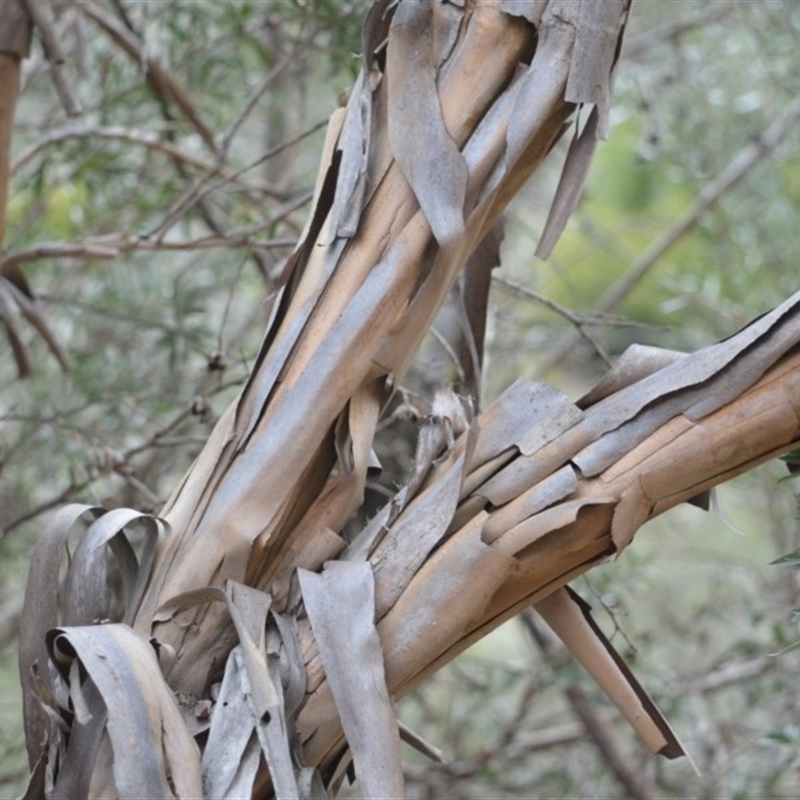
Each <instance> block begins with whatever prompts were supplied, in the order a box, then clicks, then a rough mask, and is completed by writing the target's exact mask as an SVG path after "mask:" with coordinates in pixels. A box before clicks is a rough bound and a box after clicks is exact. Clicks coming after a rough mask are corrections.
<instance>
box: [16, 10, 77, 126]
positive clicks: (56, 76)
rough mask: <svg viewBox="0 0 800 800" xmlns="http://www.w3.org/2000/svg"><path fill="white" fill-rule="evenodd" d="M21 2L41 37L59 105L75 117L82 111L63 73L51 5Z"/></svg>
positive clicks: (61, 54)
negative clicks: (59, 101)
mask: <svg viewBox="0 0 800 800" xmlns="http://www.w3.org/2000/svg"><path fill="white" fill-rule="evenodd" d="M23 2H24V3H25V7H26V8H27V9H28V13H29V14H30V15H31V19H32V20H33V21H34V23H35V24H36V29H37V30H38V31H39V35H40V36H41V37H42V42H43V43H44V49H45V53H46V54H47V60H48V61H49V62H50V76H51V78H52V79H53V85H54V86H55V88H56V93H57V94H58V98H59V100H61V105H62V106H64V111H65V112H66V114H67V116H68V117H77V116H79V115H80V114H81V113H83V112H82V109H81V104H80V103H79V102H78V100H77V98H76V97H75V96H74V95H73V93H72V90H71V89H70V88H69V83H68V81H67V79H66V76H65V75H64V62H65V61H66V59H65V57H64V53H63V51H62V50H61V44H60V43H59V41H58V34H57V33H56V31H55V29H54V27H53V16H52V14H53V12H52V6H51V4H50V3H42V2H36V0H23Z"/></svg>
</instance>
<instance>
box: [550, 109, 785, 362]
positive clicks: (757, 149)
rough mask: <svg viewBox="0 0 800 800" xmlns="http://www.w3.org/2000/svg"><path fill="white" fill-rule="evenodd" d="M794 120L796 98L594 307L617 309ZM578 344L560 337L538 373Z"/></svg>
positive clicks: (572, 337)
mask: <svg viewBox="0 0 800 800" xmlns="http://www.w3.org/2000/svg"><path fill="white" fill-rule="evenodd" d="M798 119H800V95H797V96H796V97H795V98H794V100H793V101H792V102H791V103H790V104H789V106H788V107H787V109H786V111H784V113H783V114H781V116H780V117H778V119H776V120H775V121H774V122H773V123H772V124H771V125H770V126H769V127H768V128H767V129H766V130H765V131H764V132H763V133H762V134H761V136H759V137H758V138H757V139H756V140H755V141H752V142H750V143H749V144H747V145H746V146H745V147H743V148H742V149H741V150H740V151H739V152H738V153H737V154H736V156H734V158H733V159H732V160H731V162H730V163H729V164H728V166H727V167H726V168H725V169H724V170H722V172H720V173H719V175H717V177H716V178H715V179H714V180H712V181H711V182H710V183H708V184H706V186H705V188H704V189H703V191H701V192H700V194H699V196H698V198H697V200H696V201H695V202H694V205H692V207H691V208H690V209H689V210H688V211H687V212H686V213H685V214H684V215H683V216H682V217H681V218H680V219H679V220H678V221H677V222H676V223H675V224H674V225H672V227H670V228H668V229H667V230H666V231H664V232H663V233H662V234H661V235H660V236H658V237H657V238H656V239H655V241H654V242H653V243H652V244H651V245H650V247H648V248H647V250H645V251H644V253H642V254H641V255H640V256H639V258H638V259H637V260H636V261H635V262H634V264H633V266H632V267H631V268H630V270H629V271H628V272H627V274H626V275H624V276H623V277H622V278H621V279H620V280H619V281H617V282H616V283H615V284H613V285H612V286H610V287H609V288H608V289H607V290H606V291H605V292H604V293H603V294H602V295H601V296H600V299H599V300H598V301H597V303H596V304H595V308H596V309H597V310H598V311H601V312H609V311H613V310H614V309H615V308H617V307H618V306H619V304H620V303H621V302H622V301H623V300H624V299H625V298H626V297H627V296H628V294H629V293H630V291H631V290H632V289H633V288H634V287H635V286H636V285H637V284H638V283H639V281H641V280H642V278H644V276H645V275H647V273H648V272H650V270H651V269H652V268H653V267H654V266H655V264H656V263H657V262H658V261H659V259H660V258H661V257H662V256H663V255H664V254H665V253H666V252H667V251H668V250H670V249H671V248H672V247H673V246H674V245H675V244H677V242H679V241H680V240H681V239H682V238H683V237H684V236H685V235H686V234H687V233H689V231H691V230H692V229H693V228H694V227H695V226H696V225H697V223H698V222H699V221H700V219H701V218H702V217H703V215H704V214H705V212H706V211H708V210H709V209H710V208H711V207H712V206H713V205H715V204H716V203H717V202H718V201H719V199H720V198H721V197H722V196H723V195H724V194H725V192H727V191H728V190H729V189H731V188H732V187H733V186H735V185H736V184H737V183H738V182H739V181H740V180H741V179H742V178H743V177H744V176H745V175H747V173H748V172H749V171H750V170H751V169H752V168H753V167H755V166H756V165H757V164H759V163H761V161H763V160H764V159H765V158H766V157H767V156H768V155H769V154H770V153H771V152H772V151H773V150H774V149H775V148H776V147H777V146H778V145H779V144H780V143H781V142H782V141H783V139H784V137H785V136H786V134H787V133H789V131H790V130H792V128H793V127H794V125H795V123H796V122H797V120H798ZM579 333H581V335H582V332H580V331H579ZM578 341H579V336H578V334H577V333H576V332H574V331H573V332H571V333H569V334H567V335H566V336H564V337H563V338H562V339H561V341H560V342H559V343H557V344H556V345H555V346H554V347H553V348H552V349H551V350H550V353H549V355H548V357H547V359H546V360H545V362H544V363H543V364H542V365H540V367H539V371H540V373H542V374H544V373H546V372H547V371H548V370H550V369H552V368H553V367H554V366H556V365H557V364H559V363H561V361H563V359H564V358H565V357H566V356H567V355H568V353H569V352H570V351H571V350H572V348H573V347H575V345H576V344H577V342H578Z"/></svg>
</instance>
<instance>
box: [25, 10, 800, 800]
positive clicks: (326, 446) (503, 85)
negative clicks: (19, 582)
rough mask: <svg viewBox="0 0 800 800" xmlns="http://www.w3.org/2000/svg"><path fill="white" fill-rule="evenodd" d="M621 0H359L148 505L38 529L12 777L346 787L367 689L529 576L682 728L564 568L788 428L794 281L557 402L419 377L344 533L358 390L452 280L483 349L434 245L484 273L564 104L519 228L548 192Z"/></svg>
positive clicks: (793, 370)
mask: <svg viewBox="0 0 800 800" xmlns="http://www.w3.org/2000/svg"><path fill="white" fill-rule="evenodd" d="M627 6H628V3H627V2H626V0H603V2H596V0H582V2H571V1H568V0H549V2H542V1H541V0H530V1H528V0H494V1H493V2H488V1H487V0H480V2H478V1H477V0H465V2H463V3H456V2H452V3H438V2H437V3H430V4H429V3H418V2H414V1H413V0H400V2H399V3H397V4H392V3H390V2H387V0H377V2H376V3H375V5H374V6H373V8H372V10H371V11H370V13H369V15H368V17H367V20H366V23H365V26H364V58H363V65H362V70H361V73H360V75H359V78H358V80H357V81H356V84H355V86H354V88H353V90H352V92H351V94H350V96H349V100H348V101H347V104H346V106H345V107H342V108H340V109H338V110H337V111H336V112H335V113H334V114H333V116H332V118H331V121H330V125H329V130H328V136H327V139H326V144H325V149H324V153H323V156H322V162H321V166H320V170H319V178H318V181H317V187H316V192H315V203H314V208H313V210H312V213H311V216H310V219H309V222H308V225H307V227H306V230H305V231H304V234H303V236H302V237H301V240H300V242H299V243H298V246H297V249H296V251H295V253H294V255H293V257H292V258H291V260H290V262H289V265H288V267H287V271H286V283H285V287H284V289H283V293H282V295H281V297H280V300H279V302H278V303H277V305H276V309H275V311H274V314H273V319H272V321H271V323H270V326H269V328H268V330H267V332H266V335H265V338H264V342H263V345H262V348H261V351H260V353H259V356H258V358H257V361H256V363H255V366H254V369H253V372H252V375H251V376H250V379H249V381H248V382H247V384H246V386H245V387H244V389H243V391H242V393H241V395H240V396H239V397H238V398H237V400H236V401H235V402H234V403H233V404H232V405H231V406H230V407H229V409H228V410H227V412H226V413H225V414H224V415H223V417H222V418H221V420H220V421H219V423H218V425H217V426H216V428H215V429H214V431H213V433H212V435H211V437H210V439H209V441H208V443H207V445H206V446H205V448H204V450H203V451H202V453H201V454H200V456H199V457H198V458H197V460H196V462H195V463H194V465H193V466H192V467H191V469H190V470H189V471H188V473H187V474H186V476H185V477H184V478H183V480H182V481H181V482H180V484H179V485H178V486H177V487H176V489H175V491H174V493H173V495H172V497H171V498H170V500H169V501H168V503H167V505H166V507H165V508H164V509H163V510H162V512H161V514H160V516H159V517H158V518H155V517H148V516H147V515H143V514H138V513H137V512H133V511H130V510H127V509H117V510H115V511H109V512H104V511H103V510H101V509H93V508H88V507H85V506H70V507H68V508H66V509H64V510H62V511H61V512H60V513H59V514H58V515H57V516H56V518H55V519H54V521H53V523H52V525H51V527H50V529H49V530H48V531H47V532H46V534H45V536H44V537H43V538H42V540H41V542H40V544H39V546H38V548H37V551H36V553H35V555H34V559H33V562H32V567H31V575H30V578H29V583H28V592H27V595H26V606H25V611H24V615H23V619H24V625H23V628H22V631H21V640H20V664H21V675H22V681H23V687H24V696H25V703H26V706H25V710H26V732H27V742H28V752H29V758H30V763H31V767H32V768H33V769H34V775H33V778H32V782H31V788H30V790H29V793H28V796H31V797H32V796H35V795H41V794H43V793H50V794H51V795H52V796H61V795H70V796H81V795H84V794H92V795H93V794H99V793H101V792H102V791H104V790H106V789H109V787H111V788H110V790H111V791H114V792H116V793H118V795H119V796H120V797H127V796H143V795H147V796H171V795H175V796H179V797H183V796H195V795H197V794H199V793H205V795H206V796H214V797H216V796H220V797H222V796H236V795H237V794H241V793H242V792H244V793H249V792H251V791H253V793H254V794H255V795H257V796H265V797H266V796H270V795H272V794H274V795H276V796H279V797H281V796H287V797H292V796H317V795H318V794H319V792H320V791H322V789H321V786H322V785H324V786H328V787H330V786H335V785H336V784H337V782H338V781H339V780H340V779H341V777H342V776H343V774H344V773H343V770H344V769H345V768H346V767H347V764H348V763H349V758H350V757H352V761H353V763H354V766H355V771H356V774H357V776H358V778H359V780H360V781H361V782H362V783H363V785H364V792H365V793H366V795H367V796H395V795H397V794H399V793H401V792H402V772H401V767H400V757H399V736H400V731H399V730H398V726H397V723H396V720H395V717H394V713H393V706H392V703H393V700H395V699H397V698H399V697H400V696H402V695H403V694H405V693H406V692H408V691H409V690H410V689H411V688H413V687H414V686H416V685H417V684H419V682H420V681H422V680H423V679H424V678H425V677H426V676H428V675H430V674H432V673H433V672H434V671H435V670H436V669H438V668H439V667H441V666H442V665H443V664H445V663H446V662H447V661H449V660H450V659H452V658H453V657H454V656H455V655H457V654H458V653H459V652H461V651H462V650H463V649H464V648H465V647H466V646H468V645H469V644H470V643H472V642H474V641H476V640H477V639H479V638H480V637H481V636H483V635H485V634H486V633H488V632H489V631H490V630H492V629H493V628H495V627H496V626H497V625H499V624H500V623H501V622H503V621H504V620H505V619H508V618H509V617H510V616H512V615H514V614H516V613H518V612H519V611H520V610H522V609H524V608H526V607H528V606H530V605H531V604H539V605H538V608H539V610H540V611H541V613H542V615H543V616H544V617H545V619H547V620H548V621H549V623H550V624H551V625H553V626H554V627H555V628H556V630H557V631H558V632H559V633H560V634H561V635H562V637H563V638H564V639H565V641H567V643H568V644H569V645H570V646H571V647H572V648H573V650H574V652H575V653H576V655H577V656H578V657H579V658H581V660H582V661H584V663H586V665H587V667H588V668H589V669H590V671H592V673H593V675H595V677H596V678H597V679H598V681H599V682H600V683H601V685H602V686H603V688H604V689H606V691H608V692H609V693H610V694H611V695H612V697H613V698H614V699H615V701H616V702H617V703H618V704H619V705H620V707H621V708H622V709H623V711H624V713H626V715H627V716H628V718H629V719H630V720H631V721H632V723H633V724H634V725H635V726H636V727H637V730H639V732H640V733H641V735H642V736H643V738H644V739H645V741H646V742H647V744H648V745H649V746H650V747H651V749H652V750H653V751H654V752H661V753H663V754H665V755H668V756H675V755H679V754H681V753H682V749H681V747H680V744H679V743H678V742H677V740H676V739H675V737H674V735H673V734H672V732H671V731H670V730H669V727H668V725H666V723H665V722H664V720H663V719H662V718H661V717H660V715H659V714H658V712H657V710H656V709H655V707H654V706H653V705H652V703H650V701H649V700H648V699H647V698H646V696H643V694H642V691H641V687H639V686H638V684H636V682H635V680H634V679H633V678H632V676H630V675H629V673H627V671H626V670H625V668H624V665H622V664H620V663H619V660H618V657H616V654H613V653H610V652H609V650H608V648H607V643H605V642H604V641H603V640H602V637H601V636H600V635H599V634H598V633H597V631H596V630H595V629H594V628H593V627H592V625H591V623H590V621H588V617H587V615H586V613H585V610H584V609H582V607H581V606H580V603H579V602H577V601H576V600H575V598H574V597H573V596H572V595H570V594H569V593H568V592H562V591H561V590H562V587H564V586H565V584H566V583H567V582H568V581H569V580H570V579H571V578H573V577H574V576H576V575H579V574H581V573H582V572H584V571H586V570H588V569H590V568H591V567H592V566H593V565H595V564H597V563H598V562H600V561H602V560H604V559H606V558H608V557H609V556H611V555H614V554H618V553H620V552H621V551H622V550H623V549H624V548H625V547H626V546H627V545H628V544H629V543H630V541H631V539H632V538H633V536H634V534H635V532H636V530H637V529H638V528H639V526H640V525H641V524H643V523H644V522H645V521H646V520H648V519H649V518H651V517H652V516H655V515H656V514H659V513H661V512H662V511H664V510H666V509H667V508H669V507H671V506H673V505H675V504H676V503H679V502H683V501H685V500H690V499H692V498H695V497H697V496H698V495H700V494H702V492H704V491H705V490H706V489H708V488H709V487H710V486H713V485H715V484H717V483H719V482H721V481H723V480H727V479H728V478H729V477H731V476H732V475H734V474H737V473H739V472H741V471H743V470H746V469H749V468H750V467H752V466H754V465H755V464H757V463H759V462H761V461H763V460H764V459H767V458H771V457H773V456H774V455H776V454H778V453H781V452H784V451H786V450H788V449H790V448H791V447H792V446H793V443H794V442H795V440H796V439H797V437H798V419H800V416H799V415H798V406H797V401H796V400H795V398H796V397H797V396H798V392H797V391H796V387H795V385H794V381H796V380H797V379H798V375H800V373H798V371H797V370H798V365H800V362H798V356H797V354H796V353H794V352H793V348H794V347H795V345H796V343H797V341H798V338H799V337H800V321H798V319H797V305H798V303H800V297H797V296H796V297H794V298H792V299H790V300H789V301H787V302H786V303H785V304H784V305H783V306H781V307H780V308H778V309H776V310H775V311H774V312H772V313H771V314H768V315H766V316H764V317H762V318H760V319H759V320H757V321H756V322H754V323H753V324H752V325H750V326H749V327H748V328H746V329H744V330H743V331H741V332H740V333H739V334H737V335H736V336H734V337H731V338H730V339H727V340H726V341H724V342H722V343H720V344H718V345H715V346H713V347H710V348H706V349H705V350H702V351H699V352H698V353H695V354H693V355H687V356H676V355H672V356H667V357H665V356H664V354H661V353H659V354H653V353H652V352H650V351H642V350H636V351H633V352H632V353H630V354H629V356H628V357H627V358H625V359H624V360H623V362H622V363H621V364H620V367H619V368H618V369H617V370H616V371H615V372H614V373H613V374H612V376H611V377H610V378H609V380H608V382H603V383H602V384H601V385H600V386H598V389H597V390H596V391H595V392H594V393H593V394H592V395H590V396H587V397H586V398H585V399H584V400H583V401H581V402H579V403H578V404H573V403H571V402H570V401H568V400H567V399H566V398H565V397H564V396H563V395H561V394H560V393H559V392H557V391H556V390H554V389H550V388H548V387H544V386H540V385H536V384H532V383H527V382H519V383H517V384H514V385H513V386H512V387H511V388H510V389H509V390H508V391H507V392H506V393H504V394H503V395H502V396H501V397H500V398H499V399H498V400H496V401H495V402H494V403H493V404H492V405H491V406H490V407H489V408H487V409H486V410H485V411H484V412H483V413H481V414H478V415H477V416H475V418H474V419H471V418H470V416H471V415H470V411H469V409H468V408H467V407H466V406H465V405H464V404H463V403H462V402H461V401H460V400H459V398H457V397H456V395H455V394H453V393H452V392H451V391H448V390H442V391H441V392H440V393H439V395H438V397H437V400H436V401H435V402H434V413H433V415H432V416H431V418H430V419H429V420H427V421H426V423H425V425H424V426H423V429H422V431H421V433H420V442H419V446H418V453H417V461H416V463H415V468H414V474H413V476H412V479H411V481H410V483H409V484H408V486H407V487H406V488H405V489H404V490H402V491H401V492H399V494H398V495H397V497H396V498H394V499H393V500H392V501H391V502H390V503H388V504H387V505H386V507H385V508H383V509H382V510H381V511H379V512H378V514H377V515H376V516H375V517H373V518H372V519H371V520H370V521H369V522H368V523H366V524H364V525H363V526H362V527H361V529H360V531H358V532H357V533H356V534H355V535H354V536H346V535H345V534H344V529H345V525H346V523H348V522H349V521H351V520H353V519H354V518H357V514H358V512H359V509H360V507H361V506H362V503H363V498H364V486H365V482H366V480H367V475H368V471H369V470H370V469H371V468H372V467H373V466H374V459H373V454H372V444H373V438H374V434H375V429H376V425H377V423H378V420H379V418H380V415H381V412H382V410H383V409H384V408H385V406H386V404H387V402H388V401H389V399H390V398H391V397H392V395H393V393H394V392H395V391H396V389H397V387H398V386H399V385H400V382H401V381H402V379H403V376H404V374H405V373H406V370H407V369H408V366H409V364H410V361H411V359H412V357H413V355H414V353H415V351H416V349H417V347H418V345H419V344H420V342H421V341H422V339H423V337H424V336H425V334H426V332H427V331H428V329H429V327H430V326H431V324H432V322H433V320H434V317H435V316H436V314H437V312H438V310H439V309H440V307H441V306H442V304H443V303H444V301H445V300H446V298H447V297H448V296H449V295H450V294H451V293H453V292H455V293H457V294H459V296H460V298H461V304H462V306H463V307H464V308H469V309H471V312H470V313H467V312H464V317H463V320H462V327H463V329H464V330H465V331H466V334H465V338H464V340H463V341H462V342H461V343H460V345H459V348H458V352H461V353H463V354H464V359H465V368H464V370H463V372H464V374H465V375H472V376H475V380H477V378H478V377H479V364H480V349H481V340H482V332H483V320H482V315H483V314H484V313H485V308H486V301H487V297H486V294H487V291H488V280H485V279H484V280H480V279H474V280H467V279H462V278H461V277H460V276H461V275H462V269H463V268H464V265H465V264H469V267H468V270H469V274H470V275H472V276H473V277H474V276H478V278H480V276H483V277H484V278H485V276H486V274H488V272H489V270H490V269H491V268H492V267H493V266H494V264H495V263H496V257H497V253H496V252H493V251H491V249H490V250H489V252H487V248H483V249H482V250H479V246H480V245H481V243H482V242H483V241H484V239H486V237H487V235H488V234H489V232H490V231H491V230H492V229H493V227H494V225H495V223H496V222H497V221H498V219H499V217H500V215H501V214H502V212H503V209H504V208H505V207H506V205H507V204H508V202H509V201H510V199H511V198H512V197H513V196H514V194H515V193H516V192H517V190H518V189H519V188H520V186H521V185H522V184H523V182H524V181H525V180H527V178H528V177H529V176H531V175H532V174H533V173H534V172H535V171H536V169H537V167H538V166H539V165H540V164H541V163H542V161H543V160H544V159H545V157H546V156H548V154H550V153H551V151H552V150H553V147H554V145H555V144H556V142H557V141H558V140H559V138H560V137H561V136H562V135H563V134H564V133H565V132H567V131H574V138H573V141H572V144H571V145H570V148H569V151H568V154H567V157H566V161H565V165H564V169H563V174H562V179H561V182H560V184H559V188H558V190H557V192H556V196H555V198H554V201H553V205H552V209H551V215H550V218H549V220H548V222H547V225H546V226H545V230H544V232H543V235H542V239H541V241H540V244H539V252H540V253H542V254H546V253H547V252H549V250H550V249H551V248H552V246H553V243H554V241H555V239H556V238H557V236H558V233H559V232H560V230H561V229H562V228H563V225H564V224H565V222H566V219H567V218H568V216H569V214H570V213H571V211H572V209H573V208H574V205H575V203H576V202H577V199H578V196H579V194H580V190H581V188H582V185H583V180H584V178H585V175H586V171H587V169H588V165H589V162H590V161H591V157H592V153H593V151H594V146H595V143H596V140H597V138H598V137H603V136H605V133H606V131H607V125H608V107H609V102H610V91H611V83H612V72H613V69H614V66H615V63H616V59H617V55H618V52H619V47H620V42H621V37H622V32H623V28H624V23H625V19H626V15H627V10H628V8H627ZM578 112H581V113H578ZM476 251H477V252H478V256H477V257H475V256H473V254H475V253H476ZM665 361H666V362H668V363H667V365H666V366H663V364H664V363H665ZM466 388H467V391H468V392H470V393H471V394H472V395H473V396H477V395H478V392H477V385H472V386H468V387H466ZM82 516H86V517H88V516H91V517H93V521H92V522H91V524H90V525H89V527H88V528H87V530H86V532H85V534H84V535H83V537H82V538H81V540H80V543H79V544H78V545H77V546H76V547H75V550H74V553H73V554H72V558H71V561H70V564H69V570H68V576H67V580H66V584H65V588H64V593H63V597H62V598H61V599H60V600H59V592H58V585H57V578H58V571H59V568H60V565H61V560H62V553H63V549H64V546H65V544H66V543H67V537H68V535H69V533H70V531H71V530H72V528H73V525H74V524H75V523H76V522H77V521H78V519H79V518H81V517H82ZM137 526H138V527H137ZM107 549H108V550H109V551H110V552H111V555H112V559H113V562H114V564H115V565H116V569H117V570H118V571H119V573H120V575H121V577H122V609H123V610H122V612H120V613H119V614H116V615H115V612H113V611H112V607H111V606H110V603H109V586H108V583H109V581H108V578H107V563H106V561H107V558H106V551H107ZM59 608H60V609H62V610H61V612H59ZM107 620H111V622H110V623H109V624H102V625H98V624H96V623H97V622H99V621H107ZM51 664H52V665H53V667H54V668H51V667H50V665H51ZM67 698H69V703H68V702H67ZM55 720H60V722H56V721H55ZM65 729H69V736H67V733H66V732H65ZM403 735H405V736H409V737H411V738H413V737H412V736H411V734H408V733H407V732H404V733H403ZM195 737H197V738H195ZM345 742H346V744H347V747H349V753H350V754H351V755H348V756H346V757H343V755H344V752H345V749H346V748H345ZM132 743H135V746H132ZM264 763H265V764H266V765H267V769H266V770H264V769H263V764H264ZM260 764H262V768H261V769H259V765H260ZM298 764H303V765H305V766H302V767H300V766H298Z"/></svg>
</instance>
